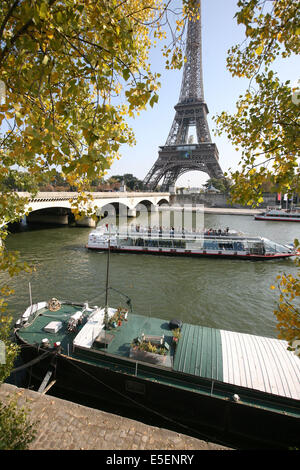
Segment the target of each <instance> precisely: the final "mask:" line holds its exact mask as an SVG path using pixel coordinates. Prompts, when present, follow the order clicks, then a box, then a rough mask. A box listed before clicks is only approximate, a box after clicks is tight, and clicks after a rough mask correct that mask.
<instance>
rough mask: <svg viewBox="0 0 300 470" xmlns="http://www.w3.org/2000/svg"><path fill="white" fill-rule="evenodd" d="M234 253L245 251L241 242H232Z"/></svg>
mask: <svg viewBox="0 0 300 470" xmlns="http://www.w3.org/2000/svg"><path fill="white" fill-rule="evenodd" d="M233 249H234V251H245V245H244V243H242V242H233Z"/></svg>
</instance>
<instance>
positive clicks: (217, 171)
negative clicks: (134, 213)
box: [144, 0, 223, 191]
mask: <svg viewBox="0 0 300 470" xmlns="http://www.w3.org/2000/svg"><path fill="white" fill-rule="evenodd" d="M185 55H186V59H187V60H186V62H185V65H184V70H183V78H182V84H181V91H180V97H179V102H178V104H177V105H176V106H175V111H176V113H175V118H174V121H173V124H172V127H171V130H170V132H169V135H168V138H167V141H166V144H165V145H164V146H161V147H159V153H158V159H157V160H156V162H155V163H154V165H153V167H152V168H151V170H150V171H149V172H148V174H147V175H146V177H145V179H144V185H145V186H146V187H147V188H148V189H149V190H153V189H155V188H156V186H157V185H158V183H159V181H160V180H161V179H162V178H163V182H162V186H161V190H162V191H168V190H169V188H170V186H172V185H174V184H175V182H176V180H177V179H178V178H179V176H181V175H182V174H183V173H186V172H188V171H194V170H200V171H203V172H205V173H207V174H208V175H209V177H210V178H221V177H223V172H222V170H221V167H220V165H219V152H218V149H217V146H216V144H214V143H212V141H211V136H210V132H209V127H208V122H207V114H208V108H207V105H206V103H205V101H204V92H203V72H202V38H201V0H199V19H197V20H190V21H189V22H188V29H187V40H186V52H185ZM191 128H194V131H195V132H196V138H197V143H194V142H193V137H194V135H190V136H189V131H190V130H191Z"/></svg>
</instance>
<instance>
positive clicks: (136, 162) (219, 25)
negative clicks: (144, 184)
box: [106, 0, 300, 187]
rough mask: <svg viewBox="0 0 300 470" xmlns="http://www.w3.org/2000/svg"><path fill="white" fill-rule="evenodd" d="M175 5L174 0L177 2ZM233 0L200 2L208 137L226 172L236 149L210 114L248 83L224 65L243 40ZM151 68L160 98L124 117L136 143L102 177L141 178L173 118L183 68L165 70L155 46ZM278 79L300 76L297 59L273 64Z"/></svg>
mask: <svg viewBox="0 0 300 470" xmlns="http://www.w3.org/2000/svg"><path fill="white" fill-rule="evenodd" d="M178 3H179V2H178ZM237 10H238V8H237V0H202V56H203V76H204V99H205V101H206V104H207V106H208V109H209V114H208V124H209V127H210V131H211V137H212V141H213V142H214V143H215V144H216V145H217V147H218V150H219V163H220V166H221V168H222V170H223V172H226V171H228V170H230V169H232V170H236V169H238V163H239V161H240V152H237V151H236V150H235V148H234V147H233V146H232V145H231V143H230V142H229V141H228V140H227V138H226V136H224V135H223V136H220V137H219V136H215V135H214V132H213V130H214V128H215V124H214V122H213V120H212V117H213V116H216V115H217V114H220V113H221V112H222V111H229V112H232V113H233V112H234V111H235V103H236V101H237V100H238V98H239V95H240V94H242V93H243V92H244V91H245V90H246V89H247V86H248V80H246V79H241V78H233V77H232V76H231V74H230V73H229V71H228V70H227V69H226V57H227V52H228V49H229V48H230V47H232V46H233V45H235V44H238V43H240V42H242V41H243V40H244V38H245V36H244V31H245V28H244V26H243V25H237V23H236V20H235V18H234V15H235V13H236V11H237ZM151 62H152V70H153V72H158V73H160V74H161V77H160V82H161V88H160V91H159V101H158V103H157V104H155V105H154V107H153V108H151V107H150V106H149V107H148V108H147V110H145V111H143V112H142V113H141V114H140V116H139V117H137V118H136V119H135V120H129V121H128V122H129V124H130V126H131V127H132V129H133V131H134V133H135V137H136V142H137V143H136V145H135V147H129V146H123V148H121V155H122V157H121V158H120V160H116V161H115V162H114V163H113V164H112V166H111V169H110V170H109V172H108V174H107V175H106V178H108V177H109V176H112V175H123V174H124V173H132V174H133V175H134V176H136V177H137V178H139V179H141V180H143V179H144V177H145V176H146V174H147V173H148V171H149V170H150V169H151V167H152V166H153V164H154V163H155V161H156V160H157V158H158V150H159V146H160V145H164V144H165V142H166V139H167V137H168V134H169V131H170V128H171V125H172V122H173V119H174V116H175V110H174V106H175V105H176V104H177V102H178V100H179V93H180V87H181V80H182V73H183V69H181V70H180V71H175V70H166V69H165V67H164V58H163V57H162V54H161V52H160V48H159V47H157V48H156V49H155V50H154V51H153V52H152V54H151ZM273 69H274V70H276V71H277V72H278V74H279V77H280V78H281V79H282V81H286V80H290V81H291V83H296V82H297V80H298V78H299V76H300V74H299V72H300V61H299V57H293V58H291V59H285V60H284V61H283V60H282V61H280V60H279V61H277V62H276V64H275V66H274V67H273ZM207 179H208V175H206V174H205V173H203V172H200V171H196V172H195V171H194V172H188V173H185V174H184V175H182V176H181V177H180V178H179V179H178V180H177V182H176V186H185V187H188V186H190V187H199V186H201V185H202V184H204V183H205V182H206V181H207Z"/></svg>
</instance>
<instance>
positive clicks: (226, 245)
mask: <svg viewBox="0 0 300 470" xmlns="http://www.w3.org/2000/svg"><path fill="white" fill-rule="evenodd" d="M218 245H219V250H233V243H232V242H226V241H224V240H221V241H219V243H218Z"/></svg>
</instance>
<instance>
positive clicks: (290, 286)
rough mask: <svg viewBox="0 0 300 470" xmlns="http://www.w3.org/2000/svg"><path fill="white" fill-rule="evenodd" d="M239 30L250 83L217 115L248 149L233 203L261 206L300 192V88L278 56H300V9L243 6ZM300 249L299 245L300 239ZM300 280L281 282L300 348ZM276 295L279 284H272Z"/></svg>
mask: <svg viewBox="0 0 300 470" xmlns="http://www.w3.org/2000/svg"><path fill="white" fill-rule="evenodd" d="M238 7H239V11H238V12H237V14H236V20H237V23H238V24H242V25H244V26H245V36H246V37H245V41H244V42H243V43H242V44H238V45H236V46H234V47H232V48H231V49H230V51H229V55H228V58H227V66H228V69H229V71H230V72H231V73H232V75H233V76H237V77H245V78H248V79H249V87H248V89H247V91H246V93H245V94H244V96H240V97H239V100H238V102H237V104H236V113H235V114H234V115H230V114H229V113H227V112H223V113H221V114H220V115H219V116H217V117H216V123H217V126H218V132H219V133H221V132H224V131H225V132H226V133H227V136H228V138H229V140H231V142H232V143H233V144H234V145H235V146H237V147H238V148H241V149H242V156H241V161H240V168H239V170H237V171H234V172H231V175H230V176H231V179H232V182H233V185H232V187H231V197H232V200H233V201H235V202H239V203H242V204H245V203H246V204H248V205H251V206H256V205H258V204H259V203H261V202H262V201H263V194H262V193H263V190H264V187H265V186H266V185H269V187H270V189H271V190H272V191H274V192H279V193H283V194H289V195H292V194H293V193H297V194H300V166H299V144H300V133H299V127H300V122H299V110H300V90H299V87H297V86H293V85H292V84H291V83H290V82H289V81H287V82H285V83H281V81H280V79H279V77H278V75H277V74H276V73H275V72H274V70H272V68H271V67H272V65H273V64H274V61H275V59H276V58H281V59H286V58H288V57H290V56H291V55H292V54H298V53H299V51H300V39H299V33H300V28H299V24H300V21H299V20H300V18H299V17H300V9H299V2H295V1H294V0H280V1H278V0H271V1H266V0H239V2H238ZM295 245H296V247H298V248H299V241H298V240H295ZM295 262H296V265H297V267H298V268H299V270H298V273H297V275H296V276H293V275H291V274H286V273H284V274H283V275H282V276H279V277H278V278H277V283H278V288H279V302H278V307H277V309H276V310H275V312H274V314H275V315H276V318H277V320H278V323H277V328H278V330H279V337H280V338H282V339H285V340H287V341H288V342H289V344H290V346H291V347H292V346H293V347H294V348H295V347H296V344H297V343H298V348H299V346H300V305H299V299H300V260H299V257H298V258H296V261H295ZM272 289H275V286H272Z"/></svg>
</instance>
